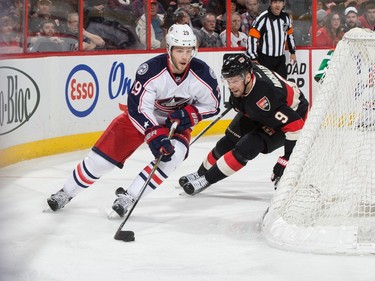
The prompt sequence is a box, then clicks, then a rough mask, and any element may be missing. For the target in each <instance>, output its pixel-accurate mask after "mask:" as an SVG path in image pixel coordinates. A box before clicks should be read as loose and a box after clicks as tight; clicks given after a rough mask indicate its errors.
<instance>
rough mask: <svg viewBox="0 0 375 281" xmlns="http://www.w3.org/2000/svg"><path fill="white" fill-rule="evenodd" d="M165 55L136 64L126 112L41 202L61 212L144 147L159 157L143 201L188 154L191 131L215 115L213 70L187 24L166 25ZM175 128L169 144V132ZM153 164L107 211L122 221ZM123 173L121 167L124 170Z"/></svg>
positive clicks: (216, 90)
mask: <svg viewBox="0 0 375 281" xmlns="http://www.w3.org/2000/svg"><path fill="white" fill-rule="evenodd" d="M166 43H167V52H166V53H165V54H161V55H157V56H155V57H154V58H151V59H150V60H148V61H146V62H144V63H143V64H141V65H140V66H139V68H138V70H137V74H136V77H135V81H134V83H133V85H132V87H131V91H130V93H129V94H128V111H126V112H124V113H123V114H121V115H119V116H118V117H116V118H115V119H114V120H113V121H112V123H111V124H110V125H109V126H108V127H107V129H106V130H105V131H104V133H103V134H102V136H101V137H100V138H99V140H98V141H97V142H96V143H95V145H94V146H93V148H92V150H91V151H90V152H89V153H88V155H87V156H86V157H85V158H84V159H83V160H82V161H81V162H80V163H78V165H77V166H76V168H75V169H74V170H73V173H72V174H71V175H70V176H69V177H68V179H67V181H66V182H65V184H64V186H63V188H62V189H61V190H59V191H58V192H56V193H54V194H52V195H51V196H50V197H49V198H48V199H47V203H48V205H49V206H50V208H51V209H52V210H53V211H57V210H59V209H61V208H63V207H64V206H65V205H66V204H67V203H68V202H69V201H70V200H71V199H72V198H73V197H75V196H76V195H77V194H78V193H79V192H80V191H83V190H85V189H87V188H88V187H89V186H91V185H92V184H94V183H95V182H96V181H97V180H98V179H99V178H100V177H101V176H103V175H104V174H107V173H108V172H110V171H112V170H113V169H114V168H115V167H119V168H123V166H124V162H125V161H126V160H127V159H128V158H129V157H130V156H131V155H132V153H133V152H134V151H135V150H136V149H137V148H138V147H139V146H140V145H141V144H142V143H143V142H147V144H148V145H149V147H150V150H151V151H152V153H153V155H154V156H155V159H157V158H159V156H161V155H163V156H162V159H161V161H160V163H159V166H158V168H157V170H156V172H155V173H154V175H153V176H152V178H151V180H150V182H149V184H148V186H147V187H146V189H145V192H144V193H143V196H145V195H146V194H148V193H149V192H150V191H151V190H153V189H156V188H157V187H158V186H159V185H160V184H161V183H162V182H163V181H164V180H166V179H167V178H168V176H169V175H170V174H171V173H172V172H173V171H175V170H176V168H177V167H179V166H180V164H181V163H182V162H183V160H184V159H185V158H186V157H187V155H188V150H189V142H190V138H191V131H192V128H193V127H194V126H195V125H197V123H198V122H199V121H200V120H202V119H205V118H209V117H211V116H214V115H216V114H218V113H219V111H220V109H219V105H220V92H219V87H218V83H217V79H216V76H215V74H214V72H213V70H212V69H211V68H210V67H209V66H208V65H207V64H206V63H204V62H203V61H201V60H199V59H197V58H195V55H196V54H197V47H196V44H197V42H196V37H195V35H194V33H193V31H192V30H191V28H190V27H189V26H188V25H172V26H171V27H170V29H169V30H168V34H167V35H166ZM175 121H177V122H178V126H177V128H176V131H175V133H174V135H173V136H172V137H171V139H168V137H167V136H168V134H169V129H170V127H171V125H172V123H173V122H175ZM154 164H155V160H153V161H151V163H150V164H149V165H147V166H146V167H145V168H144V169H143V170H142V171H141V172H140V173H139V174H138V176H137V177H136V178H135V180H134V181H133V183H132V184H131V185H130V186H129V187H128V189H127V190H124V189H122V192H120V193H117V194H116V195H117V196H118V197H117V199H116V200H115V201H114V203H113V206H112V209H113V210H114V211H116V212H117V213H118V215H119V216H124V214H125V213H126V212H127V210H128V208H129V207H130V206H131V204H132V203H134V202H135V200H136V199H137V198H138V195H139V193H140V190H141V189H142V187H143V185H144V183H145V181H146V180H147V178H148V176H149V174H150V172H151V170H152V168H153V166H154ZM125 169H126V167H125Z"/></svg>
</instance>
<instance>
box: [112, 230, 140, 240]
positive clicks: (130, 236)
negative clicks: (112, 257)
mask: <svg viewBox="0 0 375 281" xmlns="http://www.w3.org/2000/svg"><path fill="white" fill-rule="evenodd" d="M114 238H115V240H121V241H124V242H132V241H135V236H134V232H133V231H130V230H126V231H119V232H117V233H116V235H115V237H114Z"/></svg>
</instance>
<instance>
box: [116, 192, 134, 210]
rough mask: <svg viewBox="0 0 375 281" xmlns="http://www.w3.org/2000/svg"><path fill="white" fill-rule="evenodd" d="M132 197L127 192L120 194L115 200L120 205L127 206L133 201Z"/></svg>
mask: <svg viewBox="0 0 375 281" xmlns="http://www.w3.org/2000/svg"><path fill="white" fill-rule="evenodd" d="M134 201H135V200H134V198H133V196H131V195H129V194H127V193H126V194H120V195H119V196H118V198H117V200H116V202H117V203H118V204H120V205H122V206H123V207H124V208H125V207H127V206H129V205H130V204H133V203H134Z"/></svg>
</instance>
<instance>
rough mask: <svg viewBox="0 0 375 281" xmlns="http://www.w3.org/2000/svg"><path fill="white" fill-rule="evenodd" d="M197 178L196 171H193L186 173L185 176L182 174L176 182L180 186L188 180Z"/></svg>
mask: <svg viewBox="0 0 375 281" xmlns="http://www.w3.org/2000/svg"><path fill="white" fill-rule="evenodd" d="M197 178H199V174H198V172H194V173H191V174H188V175H186V176H182V177H181V178H180V179H179V180H178V183H179V184H180V186H181V187H184V185H185V184H186V183H188V182H190V181H193V180H196V179H197Z"/></svg>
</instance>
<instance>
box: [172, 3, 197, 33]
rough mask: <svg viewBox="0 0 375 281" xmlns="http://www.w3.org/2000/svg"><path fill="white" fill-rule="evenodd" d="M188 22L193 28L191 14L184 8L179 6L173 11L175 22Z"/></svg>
mask: <svg viewBox="0 0 375 281" xmlns="http://www.w3.org/2000/svg"><path fill="white" fill-rule="evenodd" d="M175 23H177V24H187V25H189V26H190V28H193V26H192V23H191V18H190V14H189V13H188V11H186V10H185V9H184V8H178V9H177V10H176V11H174V13H173V24H175Z"/></svg>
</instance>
